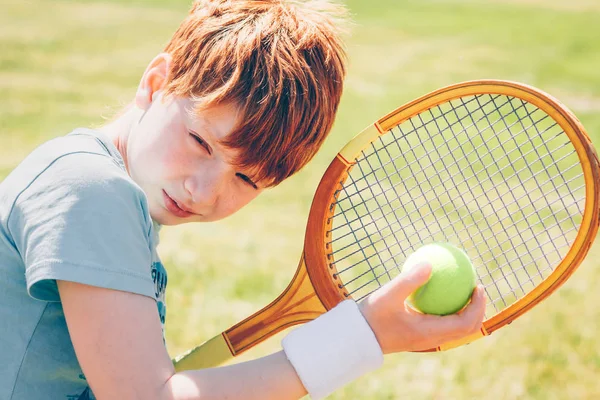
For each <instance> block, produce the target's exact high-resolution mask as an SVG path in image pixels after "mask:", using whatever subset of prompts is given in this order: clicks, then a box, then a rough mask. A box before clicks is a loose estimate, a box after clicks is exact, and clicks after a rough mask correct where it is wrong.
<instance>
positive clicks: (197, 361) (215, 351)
mask: <svg viewBox="0 0 600 400" xmlns="http://www.w3.org/2000/svg"><path fill="white" fill-rule="evenodd" d="M231 359H233V354H232V353H231V350H230V349H229V346H228V345H227V341H226V340H225V337H224V336H223V334H222V333H220V334H218V335H217V336H215V337H214V338H212V339H210V340H207V341H206V342H204V343H202V344H201V345H200V346H198V347H195V348H193V349H191V350H190V351H188V352H187V353H185V354H182V355H180V356H178V357H177V358H175V360H173V364H174V365H175V371H177V372H180V371H186V370H190V369H203V368H212V367H218V366H220V365H223V364H225V363H226V362H227V361H229V360H231Z"/></svg>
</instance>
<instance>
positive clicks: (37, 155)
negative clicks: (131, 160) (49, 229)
mask: <svg viewBox="0 0 600 400" xmlns="http://www.w3.org/2000/svg"><path fill="white" fill-rule="evenodd" d="M7 180H8V182H3V186H4V187H3V188H2V189H3V190H1V192H2V193H3V195H5V196H9V197H12V199H11V200H12V206H11V208H18V209H19V210H20V211H21V214H22V215H29V214H31V215H36V214H38V215H39V213H41V212H44V213H46V214H47V215H57V214H61V213H71V214H77V213H85V212H90V210H92V211H93V212H98V211H99V210H104V212H105V213H111V214H113V215H119V214H121V215H122V214H125V213H130V212H132V211H134V212H135V214H137V215H138V216H141V217H142V219H144V220H145V222H146V223H148V222H149V220H150V217H149V213H148V207H147V200H146V196H145V194H144V192H143V191H142V189H141V188H140V187H139V186H138V185H137V184H136V183H135V182H134V181H133V180H132V179H131V178H130V177H129V175H128V174H127V171H126V170H125V167H124V165H123V164H122V159H121V158H120V155H117V154H114V149H111V148H108V147H107V143H105V142H103V141H102V140H99V139H98V138H97V137H95V136H93V135H68V136H65V137H61V138H57V139H54V140H51V141H49V142H47V143H45V144H43V145H41V146H40V147H38V148H37V149H36V150H34V151H33V152H32V153H31V154H30V155H29V156H28V157H27V158H26V159H25V160H24V161H23V162H22V163H21V165H19V166H18V167H17V168H16V169H15V170H14V171H13V173H11V175H9V177H8V178H7ZM11 183H12V184H11ZM6 200H9V199H6ZM44 219H45V218H44Z"/></svg>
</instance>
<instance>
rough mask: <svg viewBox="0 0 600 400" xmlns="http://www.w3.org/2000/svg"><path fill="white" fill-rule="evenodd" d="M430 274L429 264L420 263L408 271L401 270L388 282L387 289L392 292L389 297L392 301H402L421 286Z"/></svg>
mask: <svg viewBox="0 0 600 400" xmlns="http://www.w3.org/2000/svg"><path fill="white" fill-rule="evenodd" d="M430 276H431V264H428V263H420V264H417V265H415V266H414V267H412V268H411V269H410V270H408V271H406V272H405V271H403V272H402V273H401V274H400V275H398V276H397V277H396V278H394V279H393V280H392V281H391V282H389V283H388V285H389V287H388V290H389V291H390V292H392V294H391V296H390V297H393V298H394V301H402V302H403V301H404V300H406V298H407V297H408V296H410V295H411V293H413V292H414V291H415V290H417V289H418V288H420V287H421V286H423V285H424V284H425V283H427V281H428V280H429V277H430Z"/></svg>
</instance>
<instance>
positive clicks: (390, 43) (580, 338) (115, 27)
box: [0, 0, 600, 400]
mask: <svg viewBox="0 0 600 400" xmlns="http://www.w3.org/2000/svg"><path fill="white" fill-rule="evenodd" d="M190 4H191V3H190V0H113V1H110V0H103V1H95V0H72V1H67V0H53V1H49V0H2V4H1V5H0V179H2V178H4V177H5V176H6V175H7V174H8V173H9V172H10V171H11V170H12V169H13V168H14V167H15V166H16V165H17V164H18V163H19V162H20V161H21V159H22V158H23V157H25V156H26V155H27V153H29V152H30V151H31V150H32V149H33V148H35V147H36V146H37V145H39V144H41V143H42V142H44V141H46V140H48V139H50V138H53V137H56V136H59V135H64V134H66V133H68V132H70V131H71V130H72V129H73V128H75V127H79V126H92V127H93V126H99V125H100V124H102V123H103V122H104V121H105V120H106V119H107V118H110V117H111V116H113V115H114V113H115V112H117V111H118V110H119V109H120V108H121V107H122V106H124V105H125V104H126V103H128V102H129V101H130V100H131V99H132V98H133V95H134V92H135V88H136V86H137V83H138V81H139V79H140V77H141V74H142V73H143V71H144V69H145V67H146V64H147V63H148V62H149V61H150V60H151V59H152V57H153V56H154V55H155V54H157V53H158V52H160V51H161V49H162V48H163V46H164V45H165V44H166V42H167V40H168V39H169V37H170V35H171V34H172V32H173V31H174V30H175V29H176V27H177V26H178V24H179V22H180V21H181V20H182V19H183V18H184V16H185V15H186V13H187V10H188V8H189V5H190ZM346 4H347V5H348V7H349V9H350V11H351V13H352V17H353V19H354V25H353V28H352V33H351V35H350V36H349V37H348V39H347V45H348V52H349V56H350V65H349V75H348V78H347V81H346V88H345V92H344V96H343V100H342V104H341V108H340V112H339V114H338V117H337V121H336V124H335V127H334V130H333V132H332V133H331V135H330V137H329V138H328V140H327V142H326V143H325V145H324V147H323V149H322V151H321V152H320V153H319V154H318V156H317V157H316V158H315V159H314V161H313V162H312V163H311V164H310V165H309V166H308V167H306V168H305V169H304V170H303V171H301V172H300V173H299V174H297V175H296V176H294V177H293V178H291V179H289V180H288V181H286V182H284V183H283V184H282V185H280V186H279V187H277V188H275V189H273V190H270V191H268V192H267V193H265V194H264V195H262V196H261V197H259V198H258V199H257V200H256V201H255V202H253V203H252V204H250V205H249V206H248V207H246V208H245V209H244V210H242V211H241V212H239V213H238V214H237V215H235V216H233V217H230V218H229V219H226V220H224V221H221V222H218V223H212V224H210V225H203V224H198V225H191V226H183V227H174V228H165V229H163V231H162V234H161V237H162V242H161V245H160V248H159V250H160V253H161V256H162V259H163V262H164V264H165V266H166V267H167V269H168V271H169V286H168V288H169V290H168V291H167V306H168V313H167V332H166V334H167V344H168V347H169V352H170V353H171V355H172V356H175V355H176V354H179V353H181V352H183V351H184V350H186V349H187V348H189V347H191V346H193V345H196V344H198V343H199V342H202V341H204V340H206V339H209V338H210V337H212V336H214V335H215V334H217V333H219V332H221V331H222V330H224V329H226V328H228V327H229V326H231V325H232V324H233V323H235V322H237V321H239V320H240V319H243V318H245V317H247V316H248V315H250V314H251V313H252V312H254V311H256V310H257V309H258V308H260V307H263V306H264V305H266V304H267V303H269V302H270V301H271V300H273V299H274V298H275V297H276V296H277V295H278V294H279V293H280V292H281V291H282V290H283V289H284V288H285V287H286V285H287V283H288V282H289V280H290V279H291V277H292V275H293V273H294V271H295V269H296V266H297V262H298V259H299V256H300V252H301V250H302V242H303V237H304V228H305V224H306V219H307V215H308V210H309V207H310V202H311V200H312V196H313V193H314V190H315V188H316V186H317V184H318V181H319V179H320V177H321V175H322V173H323V172H324V170H325V168H326V167H327V165H328V163H329V161H330V160H331V158H332V157H333V156H334V155H335V154H336V153H337V151H338V150H339V149H340V148H341V146H342V145H343V144H344V143H345V142H347V141H348V139H349V138H350V137H351V136H353V135H354V134H355V133H357V132H359V131H360V130H361V129H362V128H363V127H365V126H366V125H368V124H370V123H371V122H372V121H374V120H375V119H377V118H378V117H380V116H381V115H383V114H384V113H387V112H388V111H390V110H392V109H394V108H396V107H398V106H399V105H402V104H404V103H405V102H408V101H410V100H412V99H414V98H416V97H418V96H421V95H423V94H425V93H428V92H430V91H432V90H435V89H437V88H439V87H441V86H445V85H449V84H452V83H456V82H460V81H464V80H471V79H481V78H497V79H510V80H515V81H520V82H523V83H527V84H530V85H533V86H536V87H538V88H540V89H542V90H544V91H547V92H549V93H551V94H552V95H554V96H555V97H557V98H559V99H560V100H561V101H562V102H563V103H565V104H566V105H567V106H568V107H569V108H571V109H572V110H573V111H574V112H575V114H576V115H577V116H578V117H579V119H580V120H581V121H582V123H583V124H584V126H586V127H587V130H588V132H589V133H590V136H591V137H592V140H593V142H594V143H595V145H596V146H597V148H600V1H598V0H569V1H565V0H485V1H477V0H414V1H407V0H369V1H365V0H352V1H347V2H346ZM599 259H600V248H599V247H598V245H597V244H596V245H595V246H593V247H592V250H591V253H590V255H589V256H588V257H587V259H586V260H585V261H584V263H583V264H582V265H581V266H580V268H579V270H578V271H577V272H576V273H575V274H574V276H573V277H572V278H571V279H570V280H569V281H568V282H567V283H566V284H565V285H564V286H563V287H562V288H561V289H560V290H559V291H558V292H556V293H555V294H554V295H552V296H551V297H550V298H549V299H547V300H545V301H544V302H543V303H541V304H540V305H539V306H537V307H536V308H534V309H533V310H532V311H531V312H530V313H528V314H526V315H525V316H523V317H521V318H519V319H518V320H517V321H515V322H514V323H513V324H512V325H511V327H510V329H502V330H500V331H498V332H496V333H495V334H494V335H492V336H490V337H489V338H486V339H485V340H480V341H478V342H475V343H473V344H471V345H469V346H466V347H462V348H458V349H455V350H451V351H448V352H445V353H441V354H398V355H393V356H389V357H387V358H386V360H385V365H384V367H383V368H382V369H381V370H379V371H377V372H374V373H371V374H370V375H368V376H365V377H363V378H361V379H360V380H358V381H356V382H355V383H353V384H352V385H350V386H348V387H346V388H344V389H343V390H340V391H339V392H338V393H336V394H335V395H333V396H331V398H332V399H419V400H422V399H475V398H490V399H597V398H600V380H599V379H598V377H599V376H600V344H598V342H597V340H596V335H597V333H598V331H599V328H600V308H599V307H598V303H599V302H600V290H599V289H598V286H599V285H600V271H599V270H598V266H599V261H598V260H599ZM281 336H282V335H281V334H280V335H278V336H276V337H274V338H273V339H271V340H270V341H269V342H267V343H265V344H263V345H261V346H259V347H258V348H257V349H254V350H251V351H249V352H248V353H246V354H245V355H244V356H243V357H242V359H248V358H252V357H257V356H260V355H265V354H268V353H271V352H273V351H276V350H278V349H279V347H280V346H279V342H280V339H281Z"/></svg>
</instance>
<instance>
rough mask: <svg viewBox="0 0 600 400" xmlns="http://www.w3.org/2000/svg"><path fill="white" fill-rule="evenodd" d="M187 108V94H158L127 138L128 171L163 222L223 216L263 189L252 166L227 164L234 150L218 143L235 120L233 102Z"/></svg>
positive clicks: (236, 112)
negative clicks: (178, 96)
mask: <svg viewBox="0 0 600 400" xmlns="http://www.w3.org/2000/svg"><path fill="white" fill-rule="evenodd" d="M191 109H192V102H191V101H190V100H187V99H172V100H171V99H169V100H164V101H163V99H162V98H161V97H160V96H159V97H158V98H157V99H156V100H155V101H153V102H152V104H151V105H150V106H149V108H148V109H147V111H146V113H145V115H144V116H143V117H142V118H141V120H140V121H139V124H137V125H136V126H134V127H133V129H132V130H131V132H130V134H129V138H128V140H127V164H128V168H129V173H130V174H131V177H132V178H133V179H134V181H135V182H136V183H137V184H138V185H140V186H141V188H142V189H143V190H144V192H145V193H146V196H147V197H148V202H149V206H150V214H151V215H152V218H153V219H154V220H155V221H157V222H159V223H160V224H163V225H178V224H183V223H186V222H197V221H215V220H218V219H222V218H225V217H227V216H228V215H231V214H233V213H234V212H236V211H238V210H239V209H240V208H242V207H243V206H245V205H246V204H248V203H249V202H250V201H251V200H253V199H254V198H255V197H256V196H258V195H259V194H260V193H261V191H262V188H260V187H259V185H257V184H255V183H254V182H252V181H251V180H250V178H249V176H251V171H242V170H240V169H239V168H237V167H235V166H234V165H232V161H233V160H234V159H235V156H236V155H237V152H236V150H232V149H228V148H226V147H224V146H221V145H220V144H219V140H221V139H223V138H225V137H226V136H227V135H228V134H229V133H230V132H231V131H232V130H233V129H234V127H235V126H236V123H237V122H238V118H239V115H238V110H237V108H236V107H235V106H234V105H231V104H223V105H219V106H215V107H211V108H209V109H207V110H206V111H203V112H202V113H201V114H200V115H198V114H194V116H192V114H191V113H190V112H188V111H189V110H191Z"/></svg>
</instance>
